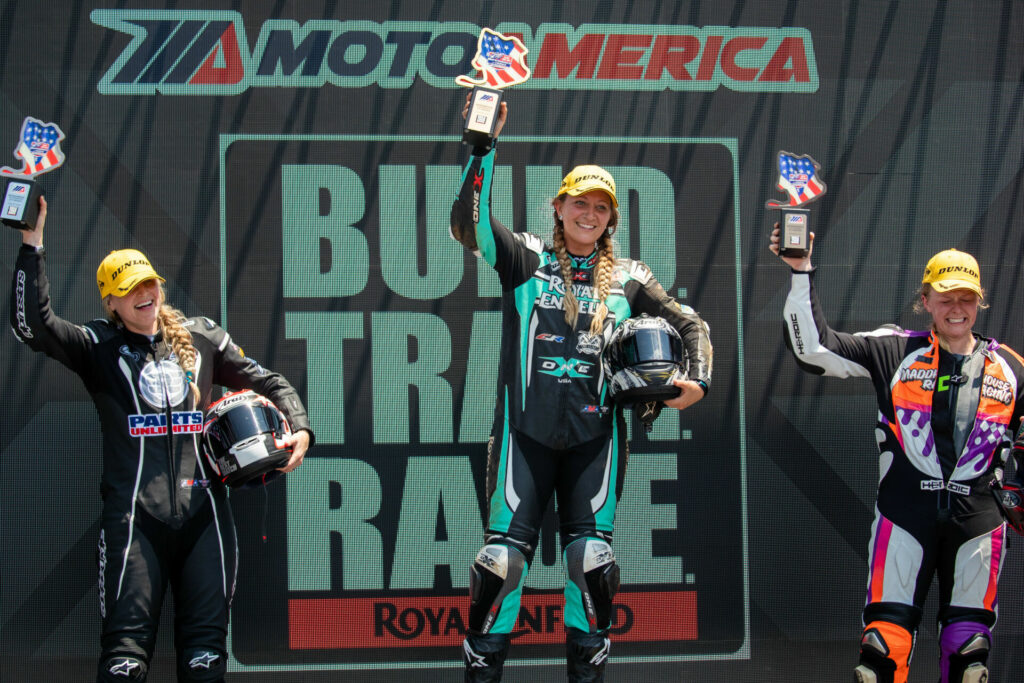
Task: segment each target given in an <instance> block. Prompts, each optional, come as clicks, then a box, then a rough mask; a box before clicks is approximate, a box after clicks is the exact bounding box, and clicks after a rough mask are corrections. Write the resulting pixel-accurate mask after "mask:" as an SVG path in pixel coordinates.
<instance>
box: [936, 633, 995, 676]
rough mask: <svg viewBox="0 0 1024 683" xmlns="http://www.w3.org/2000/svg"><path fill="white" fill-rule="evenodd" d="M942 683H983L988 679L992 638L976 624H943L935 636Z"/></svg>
mask: <svg viewBox="0 0 1024 683" xmlns="http://www.w3.org/2000/svg"><path fill="white" fill-rule="evenodd" d="M939 649H940V651H941V653H942V662H941V666H942V674H943V679H942V680H943V683H946V682H947V681H948V683H984V682H985V681H987V680H988V667H987V664H988V653H989V650H991V649H992V637H991V632H990V631H989V629H988V627H987V626H985V625H984V624H982V623H979V622H973V621H956V622H953V623H951V624H946V625H945V626H943V628H942V634H941V635H940V636H939Z"/></svg>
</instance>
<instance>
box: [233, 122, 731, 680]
mask: <svg viewBox="0 0 1024 683" xmlns="http://www.w3.org/2000/svg"><path fill="white" fill-rule="evenodd" d="M581 144H582V145H583V146H585V147H586V149H587V150H588V155H590V156H589V157H588V159H587V161H588V162H590V163H598V164H601V165H602V166H604V167H605V168H607V169H608V171H609V172H610V173H611V174H612V175H613V176H614V178H615V180H616V185H617V189H618V190H619V192H618V196H619V198H620V202H621V203H620V211H621V216H622V219H621V221H620V224H619V227H618V230H617V232H616V234H615V239H616V242H617V246H616V252H617V255H619V256H623V257H631V258H638V259H641V260H643V261H644V262H645V263H647V265H648V266H649V267H650V270H648V269H647V268H642V269H638V271H637V275H638V276H641V277H644V278H649V277H651V276H652V273H653V277H656V278H657V279H658V282H659V283H661V284H662V286H664V287H665V289H666V291H667V292H668V293H669V294H671V295H673V296H675V297H677V298H678V300H679V301H680V302H682V303H683V304H686V305H692V306H693V307H694V308H695V309H697V310H698V311H700V313H701V315H702V317H704V318H705V319H706V320H707V321H708V323H709V325H710V326H711V329H712V330H713V331H714V335H713V339H714V342H715V350H716V367H715V383H716V386H720V387H721V388H722V390H721V391H712V392H711V393H710V394H709V396H708V398H707V400H705V401H702V402H701V403H700V404H698V406H695V407H694V409H692V410H688V411H684V412H682V413H680V412H678V411H675V410H665V411H663V412H662V415H661V417H659V418H658V420H657V422H655V423H654V431H653V432H652V433H651V434H650V435H645V434H644V433H643V430H642V429H641V428H637V429H635V430H633V438H632V440H631V443H630V458H629V466H628V468H627V469H626V472H625V479H624V481H623V484H622V493H621V497H620V498H619V499H618V507H617V513H616V527H615V540H614V543H613V547H614V549H615V555H616V557H617V558H618V560H617V561H618V563H619V566H620V568H621V572H622V584H623V588H622V591H621V592H620V593H619V594H618V595H617V596H616V598H615V602H614V610H613V624H612V632H613V640H614V641H615V651H616V653H617V655H619V656H623V657H645V658H649V661H677V660H678V658H679V657H686V658H691V659H692V658H702V657H708V658H711V657H714V658H716V659H723V658H742V657H745V656H749V654H748V653H749V650H748V648H749V645H748V643H747V641H746V632H747V631H746V629H747V628H748V624H749V604H748V598H747V591H746V580H745V572H746V570H745V567H746V565H747V561H746V548H745V546H744V542H743V539H744V538H745V537H746V531H745V520H744V513H743V510H744V509H745V489H744V486H743V483H742V482H743V481H744V476H743V460H742V453H743V451H744V446H743V443H744V442H743V438H742V428H741V420H740V415H741V411H742V405H743V403H742V399H741V398H739V397H738V396H737V395H736V394H735V393H733V392H730V391H729V388H730V387H737V386H742V381H741V378H740V372H741V368H740V366H739V363H740V359H741V357H742V356H741V354H740V353H739V352H738V350H737V348H736V345H737V341H736V340H737V339H740V338H742V336H743V335H742V330H741V328H740V324H739V311H738V300H739V297H738V292H739V271H738V269H737V263H738V258H739V257H738V241H737V239H736V234H737V229H738V228H737V225H738V217H737V216H736V213H735V212H734V211H733V209H732V208H731V207H733V206H735V202H736V189H735V186H734V183H733V179H734V177H736V176H735V173H736V166H735V164H736V158H737V157H736V154H737V153H736V150H735V147H734V146H730V145H729V144H727V143H725V142H721V141H718V142H714V141H711V142H703V141H695V140H691V139H679V140H670V141H665V140H659V141H656V142H652V141H643V142H640V141H637V142H630V143H628V144H619V143H605V142H602V140H601V139H600V138H594V139H586V140H567V141H565V142H560V141H557V140H556V141H552V140H551V139H550V138H545V139H544V140H543V141H537V142H531V141H524V140H522V139H517V140H515V141H506V142H503V143H502V148H501V151H500V156H499V158H498V159H497V163H496V165H495V170H494V184H493V187H492V188H491V196H492V198H493V199H492V206H491V209H492V211H493V212H494V215H495V218H496V219H497V220H498V221H499V222H501V223H502V224H503V225H507V226H514V227H515V229H516V230H517V231H528V232H517V234H520V235H524V236H525V235H527V234H530V233H532V234H533V235H535V236H541V237H544V238H545V239H550V235H551V229H552V218H551V211H550V198H551V196H552V193H553V192H555V191H556V190H557V188H558V187H559V184H560V182H561V178H562V176H563V175H564V169H563V167H562V166H561V165H559V164H558V163H557V162H555V163H553V162H552V159H555V160H561V159H570V158H572V155H573V151H574V150H576V149H577V148H578V147H579V146H580V145H581ZM733 145H735V143H733ZM681 150H682V151H685V154H686V158H687V166H686V168H687V169H691V170H685V169H681V168H680V167H679V166H678V164H677V159H678V158H679V157H678V155H679V154H680V151H681ZM220 151H221V154H220V157H221V161H222V166H221V168H220V177H221V178H222V188H223V195H222V198H221V201H222V206H223V207H224V213H223V217H224V223H223V228H222V229H223V233H222V244H223V249H224V254H225V259H224V263H226V264H228V265H227V268H226V270H225V271H224V272H222V273H221V285H222V294H221V296H222V310H223V311H224V320H223V321H222V322H223V324H224V325H225V326H226V327H227V329H230V330H231V332H232V335H234V336H235V337H236V338H239V339H244V340H245V341H246V344H247V346H249V347H252V346H253V345H255V347H256V348H255V349H252V348H250V351H252V353H254V354H258V355H261V356H264V357H274V358H275V361H274V369H275V370H278V371H280V372H282V373H283V374H285V375H286V376H287V377H289V378H293V381H295V382H296V383H297V384H298V385H299V386H300V387H301V388H300V390H301V391H303V392H304V395H305V396H306V397H307V408H308V410H309V415H310V421H311V422H312V424H313V425H314V426H315V428H316V433H317V445H316V457H314V458H311V459H307V461H306V462H305V463H304V464H303V466H302V467H300V468H298V469H297V470H295V471H294V472H291V473H289V474H288V475H287V476H286V477H284V478H283V480H282V481H281V482H279V483H278V484H277V485H276V486H274V485H272V486H270V487H268V489H267V490H268V492H269V495H270V496H271V499H270V507H271V509H272V510H275V511H276V512H275V515H274V516H273V517H272V519H271V522H270V529H269V533H268V538H269V540H268V542H267V543H263V542H261V541H260V540H259V539H261V538H262V534H261V533H260V531H259V528H258V525H259V520H260V519H262V511H261V510H262V507H260V506H262V505H263V499H262V497H260V496H256V497H245V496H242V495H239V496H233V497H232V505H233V506H234V507H235V511H236V514H235V519H236V521H237V523H238V525H239V534H238V536H239V543H240V545H241V548H240V550H241V553H242V555H243V556H244V557H247V558H249V559H248V561H247V562H246V563H245V567H244V569H243V571H241V572H240V574H239V579H238V580H239V587H238V596H239V599H238V600H235V601H234V603H233V606H232V609H233V612H234V616H233V618H232V620H231V629H232V632H231V647H232V652H231V655H232V667H234V668H235V669H237V670H245V669H246V667H253V669H254V670H255V669H257V668H259V667H265V666H272V667H278V668H281V669H289V670H298V669H302V668H303V667H305V666H310V667H314V666H315V667H320V668H324V667H331V666H338V667H348V668H352V667H372V666H374V662H377V663H380V662H388V661H391V662H393V661H401V662H403V663H405V664H406V665H408V666H411V665H413V664H414V663H416V665H421V666H423V667H432V666H438V667H450V666H452V664H453V662H457V661H458V659H459V657H460V656H461V648H460V647H459V643H460V641H461V640H462V638H463V637H464V634H465V630H466V625H467V619H468V612H469V597H468V594H469V566H470V564H471V563H472V562H473V558H474V557H475V556H476V554H477V551H478V550H479V549H480V547H481V545H483V543H484V533H483V532H484V510H485V509H486V501H485V497H486V493H485V482H486V471H485V470H486V452H487V440H488V436H489V435H490V432H491V426H492V423H493V420H494V406H495V402H496V400H497V397H496V396H495V386H496V385H497V375H498V369H499V362H500V353H501V351H500V338H501V335H500V325H501V309H500V301H501V292H502V288H501V283H500V281H499V279H498V277H497V274H496V273H495V272H494V270H493V269H492V268H490V267H489V266H488V265H487V263H486V262H485V261H484V260H483V259H481V258H478V257H476V256H474V255H473V254H471V253H469V252H468V251H467V250H466V249H465V248H464V247H463V246H462V245H461V244H459V243H458V242H456V241H455V240H453V239H451V237H450V236H449V226H450V212H451V202H452V199H453V198H454V197H455V196H456V194H457V190H458V187H459V182H460V179H461V177H462V171H463V165H464V163H465V161H466V156H467V155H468V150H467V149H466V148H465V147H464V146H462V145H459V144H453V143H450V142H445V141H444V140H443V139H438V140H423V139H417V140H408V139H403V138H398V137H396V138H395V139H394V140H391V139H387V140H384V141H382V140H381V139H380V138H379V137H377V138H373V139H367V140H353V139H351V138H350V137H349V138H341V137H332V136H308V137H302V138H282V139H276V138H268V137H266V136H262V137H261V136H253V137H247V136H244V135H241V136H222V138H221V148H220ZM426 160H429V161H426ZM253 177H260V178H264V179H265V182H264V184H262V185H261V187H262V188H264V190H263V191H261V192H253V186H252V178H253ZM654 216H657V217H658V218H657V219H656V220H655V219H653V218H652V217H654ZM708 216H715V217H717V219H718V220H719V221H720V223H718V228H717V229H715V230H708V229H707V223H706V219H707V217H708ZM637 217H639V219H638V218H637ZM637 220H639V221H640V222H639V224H636V222H637ZM631 222H632V224H631ZM534 239H540V238H539V237H534ZM268 272H273V273H274V274H275V276H274V277H268V276H267V273H268ZM698 284H699V287H698ZM696 291H700V292H701V294H700V295H699V296H696V295H695V294H694V292H696ZM253 301H272V302H278V303H277V304H275V305H273V306H254V305H253ZM534 336H535V337H536V339H537V343H542V344H551V343H552V342H554V341H555V340H556V339H557V340H560V344H561V345H564V344H566V343H570V344H571V345H570V346H569V347H565V348H562V347H561V346H560V347H559V348H557V349H555V348H551V350H550V352H549V353H546V354H545V355H546V356H549V357H546V358H545V359H543V361H542V362H543V363H545V364H547V365H545V366H544V367H541V368H535V369H536V370H537V371H539V372H548V373H550V374H553V375H555V377H556V378H557V379H555V380H554V381H560V380H564V381H571V380H569V377H570V376H576V375H582V374H587V373H594V372H598V371H599V366H598V365H596V363H597V358H596V357H595V356H594V355H592V354H590V353H589V352H590V351H591V350H592V349H593V346H594V344H595V343H596V341H597V340H591V339H585V338H583V337H580V336H574V337H572V338H563V337H562V335H555V334H552V333H550V332H549V331H545V330H536V332H535V334H534ZM577 346H579V347H580V349H581V350H580V352H579V353H573V350H574V349H576V347H577ZM569 356H575V357H571V358H570V357H569ZM582 359H586V360H585V361H584V360H582ZM567 409H569V410H573V411H578V412H580V413H583V414H593V415H594V416H595V417H596V416H599V415H601V414H603V407H602V406H596V405H591V406H586V405H582V404H580V405H576V406H569V407H567ZM722 454H726V455H725V456H723V455H722ZM711 461H713V462H714V466H713V467H709V466H708V463H709V462H711ZM695 482H699V484H695ZM250 505H251V506H252V507H249V506H250ZM275 525H276V526H275ZM557 528H558V524H557V521H556V520H555V519H554V517H553V516H552V517H551V519H550V520H549V521H547V522H545V525H544V527H543V530H542V532H541V537H540V541H539V543H538V550H537V553H536V557H535V559H534V562H533V563H532V565H531V566H530V570H529V573H528V575H527V578H526V588H525V593H524V599H523V603H522V608H521V610H520V613H519V619H518V622H517V624H516V627H515V631H514V634H513V638H514V639H515V642H516V643H517V649H516V650H515V651H514V654H513V656H520V657H523V656H526V657H530V658H539V659H543V660H546V661H548V662H549V663H552V664H559V663H561V664H562V665H563V666H564V656H565V655H564V649H565V646H564V643H563V640H564V629H565V624H564V605H563V603H564V599H563V587H564V585H565V580H566V579H565V572H564V569H563V567H562V562H561V549H560V547H559V544H558V537H557V533H556V530H557ZM708 538H717V539H728V541H725V542H716V543H707V539H708ZM520 643H521V644H522V645H523V646H524V647H525V650H524V647H518V644H520ZM659 658H661V659H660V660H659Z"/></svg>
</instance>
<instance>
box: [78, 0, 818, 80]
mask: <svg viewBox="0 0 1024 683" xmlns="http://www.w3.org/2000/svg"><path fill="white" fill-rule="evenodd" d="M89 16H90V18H91V19H92V21H93V23H95V24H98V25H99V26H103V27H105V28H108V29H111V30H113V31H119V32H121V33H125V34H128V35H129V36H131V42H129V43H128V45H127V46H126V47H125V48H124V49H123V51H122V52H121V55H120V56H119V57H118V58H117V59H115V60H114V63H113V64H112V65H111V66H110V67H109V68H108V69H107V72H106V73H105V74H104V75H103V78H102V79H101V80H100V82H99V85H98V86H97V87H98V89H99V91H100V92H101V93H103V94H105V95H153V94H156V93H161V94H165V95H234V94H238V93H241V92H243V91H245V90H247V89H249V88H253V87H277V88H318V87H320V86H323V85H325V84H331V85H335V86H337V87H342V88H361V87H365V86H367V85H372V84H376V85H378V86H380V87H382V88H408V87H410V86H411V85H412V83H413V80H414V79H415V78H416V77H417V76H418V77H419V78H421V79H422V80H423V81H425V82H426V83H428V84H430V85H432V86H434V87H437V88H456V87H458V86H457V85H456V84H455V82H454V80H453V79H454V77H456V76H459V75H462V74H465V73H468V72H470V71H472V68H473V67H472V66H471V64H470V62H471V61H472V59H473V56H474V54H475V53H476V49H477V39H478V36H479V35H480V27H479V26H476V25H474V24H470V23H467V22H433V21H385V22H382V23H376V22H372V21H357V20H351V21H338V20H313V21H307V22H306V23H304V24H299V23H297V22H295V21H291V20H282V19H272V20H267V21H264V23H263V25H262V27H261V28H260V33H259V36H258V37H257V38H256V42H255V44H254V46H253V47H252V48H251V49H250V47H249V42H248V39H247V37H246V34H245V25H244V22H243V20H242V15H241V14H239V13H238V12H235V11H229V10H211V11H202V10H137V9H125V10H114V9H98V10H93V12H92V13H91V14H90V15H89ZM249 19H250V21H251V20H252V19H253V17H249ZM497 30H498V32H500V33H502V34H505V35H509V36H516V37H518V38H519V39H520V40H522V41H523V43H524V44H525V45H526V47H527V48H528V50H529V55H530V57H529V60H530V67H531V68H532V69H533V77H532V78H531V79H530V80H529V81H527V82H526V83H524V84H522V85H521V86H519V87H522V88H542V89H545V90H547V89H565V88H571V89H581V90H604V89H619V90H665V89H668V90H715V89H717V88H720V87H724V88H729V89H731V90H740V91H749V92H801V93H810V92H816V91H817V89H818V69H817V64H816V62H815V57H814V46H813V43H812V40H811V34H810V32H809V31H807V30H806V29H803V28H798V27H786V28H774V27H750V26H740V27H735V28H733V27H722V26H712V27H697V26H668V25H666V26H662V25H632V24H583V25H580V26H578V27H575V26H572V25H570V24H560V23H559V24H554V23H549V24H541V25H540V26H537V27H536V28H534V27H532V26H530V25H529V24H526V23H521V22H505V23H502V24H499V25H498V27H497Z"/></svg>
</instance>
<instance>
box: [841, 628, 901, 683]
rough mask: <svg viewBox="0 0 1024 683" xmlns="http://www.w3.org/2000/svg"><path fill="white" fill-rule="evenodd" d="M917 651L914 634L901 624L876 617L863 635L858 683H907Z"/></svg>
mask: <svg viewBox="0 0 1024 683" xmlns="http://www.w3.org/2000/svg"><path fill="white" fill-rule="evenodd" d="M913 651H914V634H913V633H911V632H910V631H909V630H907V629H906V628H905V627H903V626H900V625H899V624H894V623H892V622H888V621H873V622H871V623H870V624H868V625H867V626H866V627H865V628H864V633H863V635H862V636H861V639H860V664H859V665H858V666H857V668H856V669H855V670H854V677H855V680H856V681H857V683H905V682H906V680H907V674H908V672H909V666H910V656H911V654H912V653H913Z"/></svg>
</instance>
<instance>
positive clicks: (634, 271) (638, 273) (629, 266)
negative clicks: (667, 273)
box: [616, 258, 654, 285]
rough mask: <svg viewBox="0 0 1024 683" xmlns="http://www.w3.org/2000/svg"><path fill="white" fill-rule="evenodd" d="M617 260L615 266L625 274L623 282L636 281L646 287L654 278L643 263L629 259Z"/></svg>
mask: <svg viewBox="0 0 1024 683" xmlns="http://www.w3.org/2000/svg"><path fill="white" fill-rule="evenodd" d="M617 260H618V263H617V264H616V265H617V266H618V267H619V269H621V271H622V272H623V273H624V274H625V276H626V277H625V278H624V279H625V280H636V281H637V282H639V283H640V284H642V285H646V284H647V283H648V282H650V280H651V278H652V277H653V276H654V275H653V273H651V269H650V268H648V267H647V264H646V263H644V262H643V261H637V260H636V259H631V258H620V259H617Z"/></svg>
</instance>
